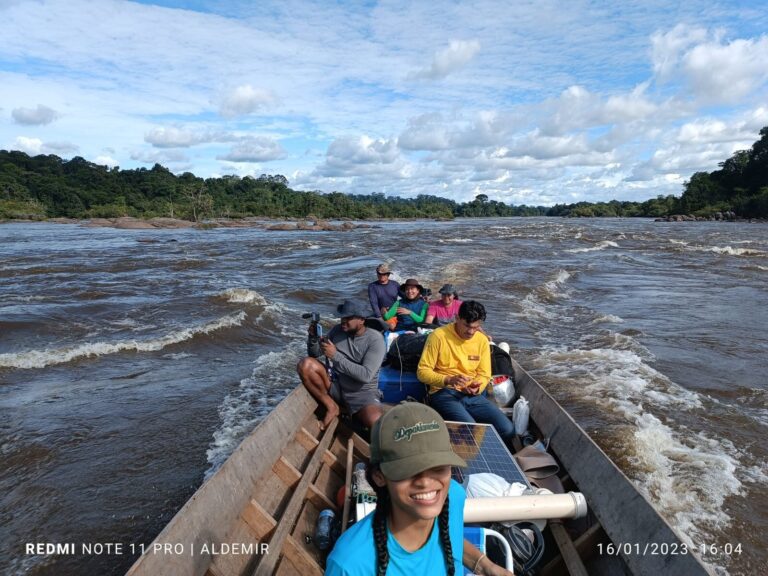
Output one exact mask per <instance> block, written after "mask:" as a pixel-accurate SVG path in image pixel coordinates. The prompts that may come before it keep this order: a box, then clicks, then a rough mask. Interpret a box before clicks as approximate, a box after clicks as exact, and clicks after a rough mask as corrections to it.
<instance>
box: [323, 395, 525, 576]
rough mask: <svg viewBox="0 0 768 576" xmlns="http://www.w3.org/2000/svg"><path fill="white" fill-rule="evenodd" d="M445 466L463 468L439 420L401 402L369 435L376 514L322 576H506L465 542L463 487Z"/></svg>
mask: <svg viewBox="0 0 768 576" xmlns="http://www.w3.org/2000/svg"><path fill="white" fill-rule="evenodd" d="M451 466H459V467H466V462H464V460H463V459H462V458H460V457H459V456H458V455H457V454H456V453H455V452H454V451H453V448H452V447H451V441H450V437H449V434H448V428H447V426H446V425H445V421H444V420H443V419H442V418H441V417H440V415H439V414H438V413H437V412H436V411H435V410H433V409H432V408H430V407H429V406H426V405H424V404H419V403H416V402H404V403H402V404H399V405H397V406H395V407H394V408H392V409H391V410H389V411H388V412H386V413H385V414H384V416H382V417H381V418H380V419H379V420H377V421H376V423H375V424H374V426H373V429H372V430H371V460H370V466H369V467H368V470H367V477H368V481H369V482H370V483H371V485H372V486H373V487H374V490H375V491H376V497H377V504H376V510H375V512H373V513H372V514H369V515H368V516H366V517H365V518H363V519H362V520H359V521H358V522H357V523H356V524H355V525H354V526H352V527H351V528H350V529H349V530H347V531H346V532H344V534H342V536H341V538H339V540H338V542H336V546H335V547H334V549H333V551H332V552H331V554H330V556H328V561H327V564H326V570H325V574H326V576H364V575H365V576H369V575H370V576H372V575H374V574H375V575H376V576H384V575H385V574H387V575H389V576H414V575H418V576H433V575H434V576H438V575H439V576H443V575H446V574H447V575H456V576H458V575H461V574H463V569H462V564H463V565H464V566H467V567H468V568H469V569H470V570H472V571H473V572H474V573H475V574H486V575H490V576H512V573H511V572H509V571H508V570H506V569H504V568H502V567H500V566H498V565H496V564H494V563H493V562H491V561H490V560H489V559H488V558H487V556H485V554H482V553H481V552H480V551H479V550H478V549H477V548H476V547H475V546H473V545H472V544H470V543H469V542H467V541H466V540H464V535H463V532H464V500H465V499H466V496H465V493H464V489H463V488H462V487H461V485H460V484H458V483H457V482H456V481H454V480H452V479H451Z"/></svg>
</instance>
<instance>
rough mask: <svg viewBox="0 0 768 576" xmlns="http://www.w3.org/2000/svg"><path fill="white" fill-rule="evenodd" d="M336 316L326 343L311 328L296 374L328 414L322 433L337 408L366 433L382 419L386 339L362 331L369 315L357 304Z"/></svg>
mask: <svg viewBox="0 0 768 576" xmlns="http://www.w3.org/2000/svg"><path fill="white" fill-rule="evenodd" d="M337 310H338V313H339V316H341V323H340V324H338V325H336V326H334V327H333V328H331V331H330V332H329V333H328V336H327V337H325V338H322V339H319V338H318V337H317V332H316V326H315V325H314V324H312V325H310V327H309V338H308V339H307V353H308V354H309V356H307V357H306V358H303V359H302V360H301V361H300V362H299V365H298V366H297V371H298V373H299V378H301V383H302V384H303V385H304V386H305V387H306V389H307V390H308V391H309V393H310V394H311V395H312V397H313V398H314V399H315V400H317V402H318V404H321V405H322V406H323V407H325V409H326V414H325V418H323V421H322V423H321V424H320V427H321V428H323V429H325V428H326V427H327V426H328V424H330V423H331V422H332V421H333V419H334V418H336V417H337V416H338V415H339V412H340V407H339V404H342V405H344V406H345V407H346V408H347V409H348V410H349V413H350V414H352V415H353V416H354V417H355V418H357V419H358V420H359V421H360V422H361V423H362V424H363V425H364V426H366V427H368V428H370V427H371V426H373V423H374V422H376V420H378V419H379V418H380V417H381V414H382V411H381V400H380V395H379V388H378V377H379V369H380V368H381V363H382V361H383V360H384V355H385V354H386V347H385V345H384V338H383V337H382V335H381V334H380V333H379V332H378V331H376V330H374V329H369V328H366V326H365V318H366V316H368V315H369V314H368V311H367V310H365V308H364V307H363V306H362V305H360V304H359V303H356V302H354V301H352V300H345V301H344V304H341V305H340V306H339V307H338V308H337ZM320 356H325V358H326V360H327V362H326V365H325V366H324V365H323V364H322V363H321V362H320V361H319V360H318V358H319V357H320Z"/></svg>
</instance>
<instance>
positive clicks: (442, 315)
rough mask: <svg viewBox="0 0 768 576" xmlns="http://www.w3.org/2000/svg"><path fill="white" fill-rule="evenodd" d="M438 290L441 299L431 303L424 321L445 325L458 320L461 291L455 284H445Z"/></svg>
mask: <svg viewBox="0 0 768 576" xmlns="http://www.w3.org/2000/svg"><path fill="white" fill-rule="evenodd" d="M438 292H440V300H435V301H434V302H430V303H429V308H428V309H427V317H426V318H425V319H424V322H425V323H426V324H437V325H438V326H445V325H446V324H450V323H451V322H453V321H454V320H456V315H457V314H458V313H459V307H460V306H461V300H459V293H458V291H457V290H456V287H455V286H454V285H453V284H445V285H443V287H442V288H440V290H439V291H438Z"/></svg>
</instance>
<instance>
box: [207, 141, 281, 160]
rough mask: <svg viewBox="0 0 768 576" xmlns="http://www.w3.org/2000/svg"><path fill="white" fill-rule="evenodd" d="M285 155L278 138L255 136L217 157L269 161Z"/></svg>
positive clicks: (220, 158) (219, 158) (221, 158)
mask: <svg viewBox="0 0 768 576" xmlns="http://www.w3.org/2000/svg"><path fill="white" fill-rule="evenodd" d="M284 156H285V150H284V149H283V147H282V146H281V145H280V143H279V142H278V141H277V140H274V139H273V138H263V137H253V138H248V139H246V140H243V141H241V142H238V143H237V144H235V145H234V146H233V147H232V149H231V150H230V151H229V152H228V153H227V154H224V155H221V156H217V157H216V158H217V159H218V160H227V161H229V162H267V161H269V160H277V159H279V158H282V157H284Z"/></svg>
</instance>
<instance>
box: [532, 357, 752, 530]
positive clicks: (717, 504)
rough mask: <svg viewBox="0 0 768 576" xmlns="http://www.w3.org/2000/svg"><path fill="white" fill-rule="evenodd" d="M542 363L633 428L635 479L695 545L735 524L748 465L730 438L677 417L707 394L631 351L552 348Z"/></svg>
mask: <svg viewBox="0 0 768 576" xmlns="http://www.w3.org/2000/svg"><path fill="white" fill-rule="evenodd" d="M536 364H537V365H539V366H541V368H542V370H543V371H545V372H546V373H551V374H554V375H556V376H557V377H558V378H560V379H562V380H563V381H568V383H569V386H568V390H569V391H571V393H573V394H574V395H575V396H578V397H579V398H580V399H582V400H587V401H590V402H594V403H595V404H596V405H598V406H600V407H601V408H602V409H603V410H604V411H605V413H606V415H611V414H612V415H613V416H614V417H613V418H610V416H608V418H609V419H610V420H614V421H618V422H622V421H624V422H628V423H631V425H632V432H631V435H627V438H626V446H625V447H624V448H623V449H622V450H623V453H624V455H625V456H626V457H627V458H628V460H629V461H630V462H631V463H632V470H631V471H629V475H630V476H631V477H633V478H634V479H635V481H636V483H637V484H638V487H639V488H640V490H641V491H642V492H643V493H644V494H645V495H646V496H647V497H648V498H649V500H650V501H651V502H653V503H654V504H655V506H656V507H657V509H658V510H659V511H660V512H661V513H662V514H663V515H665V516H666V517H667V518H668V519H669V520H670V522H671V524H672V525H673V526H674V527H675V528H676V530H677V531H678V532H679V533H680V535H681V537H682V538H683V540H684V541H686V542H687V543H688V544H691V545H692V544H693V543H694V542H705V541H707V539H708V538H710V539H711V536H710V534H711V532H712V529H713V528H714V529H717V530H722V529H723V528H724V527H726V526H727V525H728V524H729V523H730V521H731V519H730V517H729V516H728V514H727V513H726V511H725V510H724V503H725V500H726V499H727V498H728V497H729V496H733V495H739V494H742V493H743V484H742V482H741V480H740V477H742V478H744V474H743V472H742V470H741V464H740V459H742V458H743V459H745V460H746V459H748V456H747V455H745V454H743V453H742V452H740V451H739V450H738V449H736V447H735V446H733V444H732V443H730V442H728V441H727V440H725V439H723V438H717V439H712V438H710V437H708V436H707V435H706V434H704V433H703V432H696V431H693V430H690V429H689V428H687V427H685V426H680V427H676V426H675V420H674V418H675V414H676V413H679V412H688V413H690V412H696V411H699V410H701V409H703V408H704V404H703V401H702V396H701V395H699V394H697V393H695V392H692V391H689V390H686V389H684V388H682V387H680V386H679V385H677V384H675V383H674V382H672V381H671V380H669V378H667V377H666V376H664V375H663V374H661V373H660V372H658V371H657V370H655V369H654V368H652V367H651V366H649V365H648V364H646V362H645V361H644V359H643V358H642V357H641V355H638V354H636V353H635V352H633V351H631V350H614V349H605V348H601V349H594V350H582V349H570V350H569V349H563V348H557V349H555V348H549V349H545V350H544V351H543V353H542V354H541V356H540V357H539V358H537V360H536Z"/></svg>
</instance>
